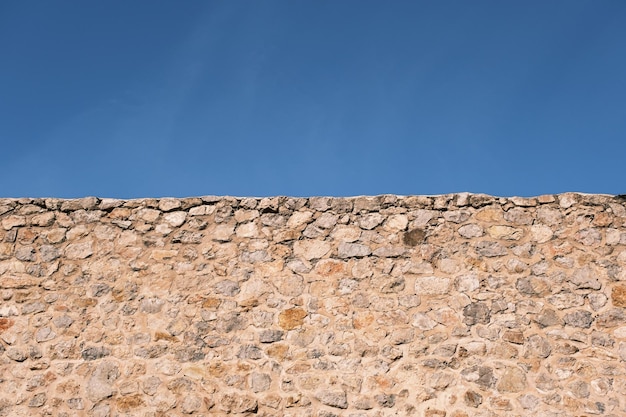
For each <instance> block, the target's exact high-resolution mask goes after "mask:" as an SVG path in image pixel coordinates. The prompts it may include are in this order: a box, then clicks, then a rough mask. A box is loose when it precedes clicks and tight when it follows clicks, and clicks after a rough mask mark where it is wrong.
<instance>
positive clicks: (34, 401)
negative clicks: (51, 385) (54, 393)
mask: <svg viewBox="0 0 626 417" xmlns="http://www.w3.org/2000/svg"><path fill="white" fill-rule="evenodd" d="M47 400H48V397H47V395H46V393H45V392H40V393H37V394H35V395H33V398H31V399H30V401H29V402H28V406H29V407H31V408H39V407H43V405H44V404H45V403H46V401H47Z"/></svg>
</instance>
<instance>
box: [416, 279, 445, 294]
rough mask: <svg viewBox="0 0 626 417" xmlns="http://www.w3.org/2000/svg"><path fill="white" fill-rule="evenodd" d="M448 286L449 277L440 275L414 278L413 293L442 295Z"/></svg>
mask: <svg viewBox="0 0 626 417" xmlns="http://www.w3.org/2000/svg"><path fill="white" fill-rule="evenodd" d="M449 288H450V279H449V278H441V277H422V278H417V279H416V280H415V294H418V295H437V294H439V295H442V294H446V293H447V292H448V290H449Z"/></svg>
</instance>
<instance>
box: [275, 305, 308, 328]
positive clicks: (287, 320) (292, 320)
mask: <svg viewBox="0 0 626 417" xmlns="http://www.w3.org/2000/svg"><path fill="white" fill-rule="evenodd" d="M306 316H307V313H306V311H304V310H303V309H301V308H298V307H295V308H290V309H287V310H284V311H282V312H281V313H280V314H279V315H278V324H279V326H280V327H281V328H283V329H284V330H293V329H295V328H297V327H300V326H302V324H303V323H304V318H305V317H306Z"/></svg>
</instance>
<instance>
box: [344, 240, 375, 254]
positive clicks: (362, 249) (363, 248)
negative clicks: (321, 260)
mask: <svg viewBox="0 0 626 417" xmlns="http://www.w3.org/2000/svg"><path fill="white" fill-rule="evenodd" d="M371 253H372V250H371V249H370V248H369V246H367V245H364V244H361V243H348V242H342V243H340V244H339V246H338V248H337V254H338V256H339V257H340V258H362V257H364V256H367V255H369V254H371Z"/></svg>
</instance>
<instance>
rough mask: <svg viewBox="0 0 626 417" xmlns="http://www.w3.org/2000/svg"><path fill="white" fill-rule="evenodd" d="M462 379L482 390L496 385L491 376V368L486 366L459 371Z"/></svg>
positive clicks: (493, 377)
mask: <svg viewBox="0 0 626 417" xmlns="http://www.w3.org/2000/svg"><path fill="white" fill-rule="evenodd" d="M461 376H462V377H463V379H465V380H466V381H469V382H473V383H475V384H477V385H479V386H480V387H482V388H485V389H486V388H491V387H493V386H494V385H495V383H496V378H495V376H494V375H493V368H491V367H488V366H473V367H470V368H465V369H463V370H462V371H461Z"/></svg>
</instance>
